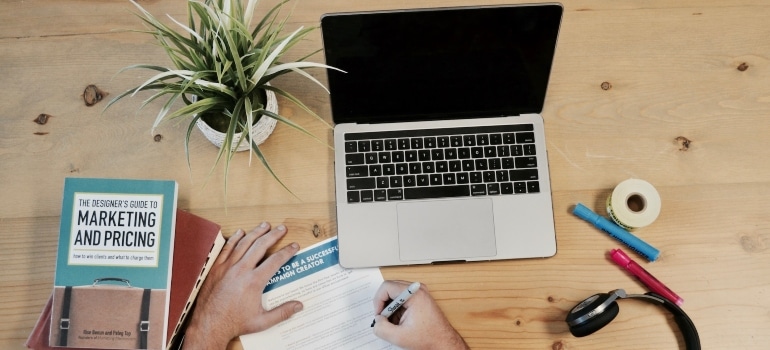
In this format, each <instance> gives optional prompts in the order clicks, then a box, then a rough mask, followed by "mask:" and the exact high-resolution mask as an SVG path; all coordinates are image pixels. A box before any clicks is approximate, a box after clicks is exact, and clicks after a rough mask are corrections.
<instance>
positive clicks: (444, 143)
mask: <svg viewBox="0 0 770 350" xmlns="http://www.w3.org/2000/svg"><path fill="white" fill-rule="evenodd" d="M561 14H562V7H561V5H559V4H537V5H505V6H485V7H462V8H438V9H419V10H403V11H381V12H366V13H337V14H327V15H324V17H322V20H321V24H322V26H321V27H322V33H323V39H324V48H325V54H326V59H327V64H329V65H331V66H335V67H338V68H340V69H342V70H345V71H346V73H337V72H334V71H330V72H329V87H330V90H331V100H332V101H331V105H332V115H333V119H334V121H335V124H336V125H335V128H334V146H335V165H334V167H335V170H334V171H335V188H336V202H337V208H336V209H337V230H338V239H339V249H340V252H339V253H340V254H339V257H340V264H341V265H342V266H344V267H347V268H357V267H374V266H388V265H408V264H429V263H441V262H466V261H484V260H497V259H520V258H535V257H550V256H553V255H554V254H556V235H555V231H554V222H553V208H552V202H551V186H550V177H549V170H548V157H547V153H546V148H545V134H544V127H543V118H542V117H541V116H540V114H539V113H540V111H541V110H542V106H543V103H544V100H545V91H546V87H547V83H548V77H549V74H550V68H551V64H552V61H553V55H554V51H555V45H556V39H557V36H558V29H559V24H560V21H561Z"/></svg>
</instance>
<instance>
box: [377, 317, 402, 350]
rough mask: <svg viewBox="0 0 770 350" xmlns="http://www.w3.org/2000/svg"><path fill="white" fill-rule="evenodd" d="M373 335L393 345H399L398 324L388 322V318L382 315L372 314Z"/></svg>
mask: <svg viewBox="0 0 770 350" xmlns="http://www.w3.org/2000/svg"><path fill="white" fill-rule="evenodd" d="M374 335H376V336H377V337H379V338H381V339H382V340H385V341H387V342H389V343H391V344H393V345H396V346H399V347H400V345H399V344H400V343H401V341H400V339H399V338H400V337H399V334H398V326H396V325H394V324H392V323H390V321H388V318H387V317H385V316H382V315H376V316H374Z"/></svg>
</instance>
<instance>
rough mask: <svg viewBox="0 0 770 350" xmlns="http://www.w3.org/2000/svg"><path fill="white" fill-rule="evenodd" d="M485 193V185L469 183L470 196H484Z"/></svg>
mask: <svg viewBox="0 0 770 350" xmlns="http://www.w3.org/2000/svg"><path fill="white" fill-rule="evenodd" d="M486 194H487V185H471V195H472V196H485V195H486Z"/></svg>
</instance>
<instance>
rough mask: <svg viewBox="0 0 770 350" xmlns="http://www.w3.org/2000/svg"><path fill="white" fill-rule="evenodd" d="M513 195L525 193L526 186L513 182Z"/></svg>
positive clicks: (522, 183)
mask: <svg viewBox="0 0 770 350" xmlns="http://www.w3.org/2000/svg"><path fill="white" fill-rule="evenodd" d="M513 193H527V184H526V183H524V182H514V183H513Z"/></svg>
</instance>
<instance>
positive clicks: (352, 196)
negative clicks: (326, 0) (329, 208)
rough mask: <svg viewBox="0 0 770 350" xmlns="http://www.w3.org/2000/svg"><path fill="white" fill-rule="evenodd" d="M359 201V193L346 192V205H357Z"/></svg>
mask: <svg viewBox="0 0 770 350" xmlns="http://www.w3.org/2000/svg"><path fill="white" fill-rule="evenodd" d="M360 201H361V193H359V192H358V191H348V203H358V202H360Z"/></svg>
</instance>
